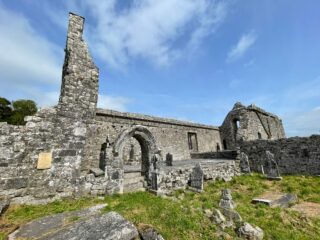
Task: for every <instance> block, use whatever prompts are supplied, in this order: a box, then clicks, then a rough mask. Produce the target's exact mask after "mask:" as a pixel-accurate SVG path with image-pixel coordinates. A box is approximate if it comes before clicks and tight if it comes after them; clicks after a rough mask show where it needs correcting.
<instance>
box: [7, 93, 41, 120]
mask: <svg viewBox="0 0 320 240" xmlns="http://www.w3.org/2000/svg"><path fill="white" fill-rule="evenodd" d="M12 106H13V111H12V115H11V116H10V118H9V121H8V123H10V124H13V125H24V124H26V122H25V121H24V117H25V116H32V115H34V114H35V113H36V112H37V110H38V109H37V105H36V103H35V102H34V101H32V100H24V99H21V100H17V101H14V102H13V103H12Z"/></svg>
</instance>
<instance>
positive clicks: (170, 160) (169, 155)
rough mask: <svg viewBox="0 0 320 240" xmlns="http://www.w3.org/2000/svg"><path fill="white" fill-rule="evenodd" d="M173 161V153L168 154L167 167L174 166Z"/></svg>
mask: <svg viewBox="0 0 320 240" xmlns="http://www.w3.org/2000/svg"><path fill="white" fill-rule="evenodd" d="M172 161H173V156H172V154H171V153H168V154H167V155H166V165H167V166H172Z"/></svg>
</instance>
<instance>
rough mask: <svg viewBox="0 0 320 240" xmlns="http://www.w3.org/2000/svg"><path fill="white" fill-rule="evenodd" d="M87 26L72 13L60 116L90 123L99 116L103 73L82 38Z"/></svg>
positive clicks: (60, 100)
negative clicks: (98, 102)
mask: <svg viewBox="0 0 320 240" xmlns="http://www.w3.org/2000/svg"><path fill="white" fill-rule="evenodd" d="M83 26H84V18H83V17H81V16H78V15H76V14H73V13H69V26H68V34H67V43H66V49H65V60H64V65H63V71H62V85H61V92H60V98H59V104H58V114H59V115H62V116H65V117H70V118H75V119H77V120H82V121H84V122H86V121H88V120H90V119H92V118H93V117H94V115H95V110H96V106H97V100H98V84H99V70H98V68H97V67H96V66H95V64H94V62H93V60H92V57H91V55H90V53H89V50H88V46H87V44H86V43H85V41H84V40H83V38H82V34H83Z"/></svg>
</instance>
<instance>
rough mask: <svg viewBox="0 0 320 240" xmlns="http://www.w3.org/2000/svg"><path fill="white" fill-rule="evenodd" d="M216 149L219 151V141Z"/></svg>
mask: <svg viewBox="0 0 320 240" xmlns="http://www.w3.org/2000/svg"><path fill="white" fill-rule="evenodd" d="M216 149H217V152H219V151H220V144H219V143H217V147H216Z"/></svg>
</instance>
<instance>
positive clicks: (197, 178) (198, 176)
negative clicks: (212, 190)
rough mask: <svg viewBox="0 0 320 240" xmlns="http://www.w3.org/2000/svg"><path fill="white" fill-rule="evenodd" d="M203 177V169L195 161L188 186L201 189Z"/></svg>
mask: <svg viewBox="0 0 320 240" xmlns="http://www.w3.org/2000/svg"><path fill="white" fill-rule="evenodd" d="M203 177H204V174H203V170H202V168H201V166H200V164H199V163H197V164H196V166H195V167H194V168H193V170H192V172H191V179H190V187H192V188H195V189H197V190H200V191H202V190H203Z"/></svg>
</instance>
